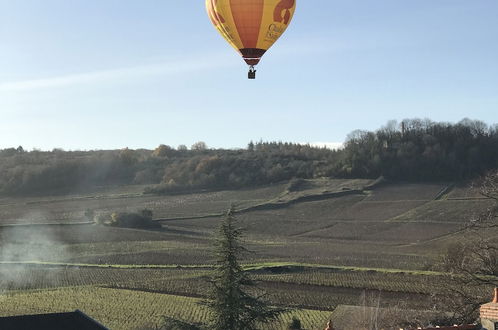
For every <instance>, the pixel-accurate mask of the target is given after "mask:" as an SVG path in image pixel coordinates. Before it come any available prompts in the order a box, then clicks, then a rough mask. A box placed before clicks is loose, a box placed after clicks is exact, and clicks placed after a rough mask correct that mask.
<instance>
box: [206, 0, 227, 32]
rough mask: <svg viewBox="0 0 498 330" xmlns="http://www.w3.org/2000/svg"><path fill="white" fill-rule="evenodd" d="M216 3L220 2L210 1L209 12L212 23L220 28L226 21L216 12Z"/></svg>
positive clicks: (216, 0)
mask: <svg viewBox="0 0 498 330" xmlns="http://www.w3.org/2000/svg"><path fill="white" fill-rule="evenodd" d="M216 2H218V0H210V1H209V8H208V11H209V18H211V22H213V24H214V25H215V26H218V25H221V24H222V23H225V19H224V18H223V16H221V15H220V14H219V13H218V12H217V11H216V9H215V8H216Z"/></svg>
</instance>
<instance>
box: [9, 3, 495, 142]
mask: <svg viewBox="0 0 498 330" xmlns="http://www.w3.org/2000/svg"><path fill="white" fill-rule="evenodd" d="M497 15H498V1H496V0H412V1H404V0H377V1H370V0H361V1H358V0H297V11H296V15H295V17H294V20H293V22H292V25H291V27H290V28H289V29H288V30H287V32H286V34H285V35H284V36H283V37H282V39H281V40H279V41H278V42H277V44H276V45H275V46H274V48H272V49H271V50H270V51H269V52H268V53H267V54H266V56H265V57H264V59H263V61H262V62H261V64H260V65H259V69H258V77H257V79H256V80H255V81H249V80H247V78H246V74H247V68H246V65H245V63H244V62H243V61H242V59H240V57H239V56H238V54H236V53H235V51H234V50H233V49H232V48H231V47H230V46H228V45H227V44H226V42H225V41H224V40H223V39H222V38H221V37H220V36H219V35H218V33H217V32H216V31H215V29H214V28H213V27H212V26H211V23H210V21H209V19H208V18H207V15H206V13H205V9H204V0H178V1H174V0H0V148H6V147H12V146H18V145H23V146H24V147H25V148H26V149H31V148H34V147H36V148H41V149H52V148H55V147H61V148H65V149H107V148H123V147H130V148H141V147H144V148H154V147H155V146H157V145H159V144H160V143H164V144H169V145H172V146H177V145H178V144H186V145H191V144H192V143H194V142H195V141H199V140H202V141H205V142H206V143H207V144H208V146H210V147H245V146H246V145H247V143H248V142H249V141H250V140H260V139H263V140H281V141H292V142H341V141H343V140H344V138H345V136H346V135H347V133H349V132H350V131H352V130H354V129H370V130H373V129H376V128H379V127H380V126H382V125H383V124H385V123H386V122H387V121H388V120H390V119H398V120H401V119H403V118H414V117H421V118H425V117H428V118H431V119H433V120H437V121H451V122H455V121H459V120H460V119H462V118H464V117H469V118H473V119H480V120H484V121H486V122H488V123H490V124H491V123H496V122H498V19H497Z"/></svg>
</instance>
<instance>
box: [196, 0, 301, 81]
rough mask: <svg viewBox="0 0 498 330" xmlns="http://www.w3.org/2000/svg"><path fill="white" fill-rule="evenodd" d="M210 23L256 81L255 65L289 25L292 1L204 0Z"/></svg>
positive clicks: (293, 8)
mask: <svg viewBox="0 0 498 330" xmlns="http://www.w3.org/2000/svg"><path fill="white" fill-rule="evenodd" d="M206 8H207V12H208V15H209V18H210V19H211V22H212V23H213V25H214V26H215V27H216V29H217V30H218V32H219V33H220V34H221V35H222V36H223V38H225V40H226V41H228V43H229V44H230V45H232V47H233V48H235V50H237V52H239V53H240V54H241V55H242V58H243V59H244V61H246V63H247V64H248V65H249V74H248V78H249V79H255V78H256V69H255V68H254V66H255V65H257V64H258V63H259V61H260V60H261V57H262V56H263V55H264V54H265V53H266V51H267V50H268V49H269V48H270V47H271V46H272V45H273V44H274V43H275V42H276V41H277V40H278V38H280V36H281V35H282V34H283V33H284V32H285V30H286V29H287V27H288V26H289V24H290V22H291V20H292V16H293V15H294V11H295V9H296V1H295V0H206Z"/></svg>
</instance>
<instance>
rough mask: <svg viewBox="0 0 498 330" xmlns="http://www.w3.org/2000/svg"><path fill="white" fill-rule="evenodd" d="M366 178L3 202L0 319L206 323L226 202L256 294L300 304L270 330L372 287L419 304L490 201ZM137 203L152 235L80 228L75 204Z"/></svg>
mask: <svg viewBox="0 0 498 330" xmlns="http://www.w3.org/2000/svg"><path fill="white" fill-rule="evenodd" d="M371 183H372V181H369V180H329V179H317V180H309V181H306V182H303V183H302V184H301V186H300V187H299V189H291V190H292V191H289V190H288V188H289V186H288V185H287V184H285V183H283V184H280V185H274V186H268V187H263V188H258V189H252V190H251V189H249V190H241V191H220V192H206V193H197V194H192V195H178V196H152V195H151V196H147V195H142V194H141V193H140V191H141V190H140V189H138V188H137V187H128V188H126V187H121V188H119V189H118V188H113V189H108V190H101V191H99V192H97V193H95V194H93V195H91V194H89V195H85V196H64V197H43V198H19V199H15V198H9V199H0V246H1V253H0V276H1V277H0V290H1V293H2V294H1V295H0V299H1V301H2V306H3V308H2V310H1V311H0V313H1V314H2V315H11V314H23V313H38V312H54V311H63V310H65V311H67V310H72V309H81V310H83V311H84V312H85V313H87V314H89V315H90V316H92V317H95V318H96V319H97V320H99V321H101V322H102V323H104V324H105V325H107V326H109V327H110V328H112V329H134V328H142V329H143V328H144V327H146V326H155V325H157V324H158V322H160V320H161V316H162V315H168V316H173V317H179V318H182V319H184V320H190V321H192V320H193V321H205V320H206V319H207V318H208V316H209V315H208V312H207V311H206V310H205V309H204V308H203V307H202V306H199V305H198V304H197V302H198V301H199V300H198V299H203V298H204V297H206V295H207V292H208V290H209V284H208V281H207V279H208V278H209V276H210V274H211V268H210V267H211V265H212V263H213V256H212V246H213V233H214V232H215V230H216V228H217V226H218V224H219V220H220V215H221V214H223V212H224V210H225V209H226V208H227V207H228V206H229V205H230V204H232V203H234V204H235V205H236V206H237V207H238V209H239V210H240V211H241V212H240V213H239V214H237V218H238V221H239V225H240V226H241V227H243V228H244V229H245V233H246V235H245V245H246V246H247V247H248V249H249V250H250V251H251V252H250V253H248V254H247V255H246V257H245V262H246V263H247V264H251V266H250V267H249V266H248V267H249V268H248V269H250V272H251V276H252V277H253V278H254V279H255V280H256V281H257V283H258V287H259V290H263V291H264V292H265V293H266V296H267V297H268V299H270V301H271V302H272V303H273V304H275V305H280V306H287V307H294V308H297V309H296V310H294V311H293V312H292V313H290V314H287V315H285V316H284V318H283V319H282V320H281V322H277V323H275V324H273V325H271V327H268V328H272V329H284V328H285V325H286V322H288V321H289V320H290V317H291V315H297V316H298V317H299V318H300V319H301V321H303V322H304V324H305V327H307V328H308V329H315V328H321V327H323V326H324V325H325V323H326V320H327V318H328V317H329V316H330V313H331V312H332V311H333V310H334V309H335V308H336V307H337V306H339V305H357V304H358V303H359V300H360V297H361V296H362V295H364V293H365V292H367V293H368V292H381V297H382V300H381V304H382V306H392V305H396V304H398V303H399V302H400V301H404V302H407V304H408V306H409V307H410V308H414V309H426V308H427V306H430V295H431V294H433V293H434V292H437V290H439V287H440V282H439V281H440V280H441V279H442V276H441V274H439V273H437V272H431V270H434V269H435V266H436V265H437V263H438V261H439V257H440V255H441V253H442V251H444V249H445V248H446V246H448V245H449V244H451V243H452V242H455V241H459V240H460V239H461V237H462V235H463V234H462V233H461V230H462V227H463V225H464V224H465V223H466V222H467V221H468V220H469V219H470V218H471V217H472V216H474V215H475V214H477V213H478V212H479V211H480V210H482V209H483V208H486V207H488V206H489V205H491V202H490V201H489V200H486V199H482V198H479V197H478V196H477V195H476V193H475V191H473V190H471V189H467V188H465V187H464V186H457V187H453V186H452V185H451V184H384V185H379V186H377V187H374V188H368V189H364V188H365V187H367V186H368V185H370V184H371ZM142 188H143V187H142ZM144 207H147V208H149V209H151V210H152V211H153V214H154V218H155V219H156V220H157V221H159V223H161V225H162V226H161V228H159V229H155V230H138V229H124V228H113V227H107V226H100V225H95V224H89V223H81V222H82V221H84V220H85V219H84V218H83V213H84V212H85V210H86V209H92V210H94V211H96V212H97V213H98V212H115V211H123V210H140V209H142V208H144ZM496 234H497V233H494V232H487V233H486V235H488V236H493V235H495V236H497V235H496ZM261 292H262V291H261ZM261 292H260V293H261ZM109 298H112V299H109ZM118 301H119V302H121V303H120V304H118V303H117V302H118ZM130 315H133V318H132V317H130ZM266 328H267V327H265V329H266Z"/></svg>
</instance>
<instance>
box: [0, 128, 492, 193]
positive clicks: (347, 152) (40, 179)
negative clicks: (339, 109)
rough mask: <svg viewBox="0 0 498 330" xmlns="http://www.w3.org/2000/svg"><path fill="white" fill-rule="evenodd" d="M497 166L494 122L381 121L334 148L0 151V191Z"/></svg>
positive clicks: (435, 175) (434, 173)
mask: <svg viewBox="0 0 498 330" xmlns="http://www.w3.org/2000/svg"><path fill="white" fill-rule="evenodd" d="M492 168H498V125H494V126H488V125H486V124H485V123H482V122H479V121H471V120H467V119H466V120H463V121H461V122H459V123H458V124H448V123H435V122H432V121H429V120H418V119H413V120H404V121H403V122H402V123H400V124H398V123H396V122H389V123H388V124H387V125H386V126H385V127H383V128H381V129H379V130H377V131H375V132H368V131H354V132H352V133H351V134H350V135H349V136H348V137H347V139H346V142H345V145H344V148H343V149H341V150H335V151H334V150H328V149H323V148H315V147H311V146H309V145H298V144H292V143H280V142H278V143H276V142H269V143H268V142H259V143H252V142H251V143H249V145H248V146H247V148H246V149H243V150H220V149H217V150H214V149H208V148H207V146H206V145H205V144H204V143H202V142H199V143H196V144H194V145H193V146H192V147H191V148H190V150H189V149H188V148H186V147H185V146H180V147H178V148H176V149H175V148H172V147H169V146H167V145H160V146H159V147H157V148H156V149H155V150H143V149H141V150H130V149H123V150H111V151H63V150H57V149H55V150H53V151H50V152H44V151H37V150H34V151H29V152H27V151H24V150H23V148H22V147H18V148H10V149H3V150H0V194H2V195H33V194H58V193H69V192H78V191H83V190H88V189H90V190H91V189H94V188H95V187H97V186H107V185H124V184H146V185H150V187H149V188H146V192H151V193H165V192H183V191H193V190H199V189H226V188H240V187H248V186H257V185H264V184H270V183H275V182H280V181H284V180H288V179H291V178H313V177H336V178H350V177H354V178H376V177H379V176H381V175H382V176H384V177H386V178H388V179H392V180H404V181H458V180H464V179H468V178H472V177H475V176H478V175H480V174H482V173H483V172H485V171H486V170H489V169H492Z"/></svg>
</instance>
